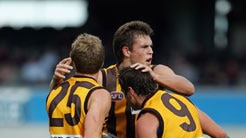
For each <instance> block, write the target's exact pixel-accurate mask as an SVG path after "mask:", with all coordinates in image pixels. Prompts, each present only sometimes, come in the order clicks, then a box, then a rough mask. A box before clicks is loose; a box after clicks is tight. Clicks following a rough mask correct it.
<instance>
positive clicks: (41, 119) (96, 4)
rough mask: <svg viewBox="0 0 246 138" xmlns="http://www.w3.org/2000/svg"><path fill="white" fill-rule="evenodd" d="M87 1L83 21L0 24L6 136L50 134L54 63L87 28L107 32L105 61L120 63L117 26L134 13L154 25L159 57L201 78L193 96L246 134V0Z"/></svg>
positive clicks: (0, 112)
mask: <svg viewBox="0 0 246 138" xmlns="http://www.w3.org/2000/svg"><path fill="white" fill-rule="evenodd" d="M60 1H61V0H60ZM85 1H86V0H85ZM23 2H24V1H23ZM58 2H59V1H58ZM86 2H87V3H88V9H87V10H88V18H87V20H86V22H85V23H84V24H81V25H79V26H65V27H63V28H58V29H57V28H55V27H52V26H44V27H39V28H34V27H30V26H28V25H27V26H24V27H21V28H15V27H14V26H10V25H9V26H8V25H5V26H0V64H1V67H0V135H1V137H9V136H11V137H17V136H18V137H25V136H26V135H28V137H34V136H35V137H36V138H39V137H40V138H41V137H48V128H47V125H48V121H47V116H46V112H45V98H46V96H47V94H48V85H49V81H50V79H51V77H52V73H53V70H54V67H55V64H56V63H57V62H58V61H59V60H60V59H62V58H64V57H67V56H68V51H69V49H70V46H71V43H72V41H73V40H74V39H75V37H76V36H77V35H78V34H80V33H82V32H88V33H92V34H95V35H98V36H99V37H100V38H101V39H102V40H103V43H104V45H105V49H106V59H105V66H108V65H110V64H113V63H115V60H114V55H113V51H112V45H111V43H112V37H113V33H114V31H115V30H116V28H117V27H119V26H120V25H122V24H123V23H125V22H127V21H130V20H143V21H145V22H147V23H149V24H150V25H151V26H152V28H153V29H154V31H155V35H154V36H153V43H154V59H153V63H161V64H165V65H168V66H170V67H171V68H173V69H174V71H175V72H176V73H177V74H180V75H182V76H185V77H187V78H188V79H189V80H191V81H192V82H193V83H194V84H195V86H196V93H195V95H193V96H191V99H192V100H193V101H194V102H195V103H196V104H197V105H198V106H199V107H200V108H201V109H202V110H204V111H205V112H207V113H208V114H209V115H210V116H211V117H212V118H213V119H214V120H215V121H216V122H218V123H219V124H220V125H222V126H223V127H224V128H225V129H226V130H227V131H228V132H229V134H231V137H232V138H243V137H244V136H245V135H246V132H245V131H246V119H245V116H246V110H245V105H246V87H245V86H246V85H245V84H246V70H245V69H246V66H245V61H246V46H245V45H246V25H245V22H246V16H245V13H246V11H245V10H246V2H245V1H243V0H233V1H232V0H231V1H228V0H199V1H196V0H188V1H178V0H165V1H156V2H152V1H147V0H141V1H140V0H135V1H132V0H124V1H123V0H122V1H113V0H112V1H107V2H106V1H100V0H88V1H86ZM228 4H229V5H228ZM0 6H1V3H0ZM228 6H229V8H228ZM1 8H2V7H1ZM1 8H0V9H1ZM3 15H8V13H0V17H1V16H3ZM60 16H62V14H61V15H60ZM13 18H16V17H13ZM34 19H35V17H34V18H33V20H34ZM2 21H3V20H2V18H1V20H0V23H1V22H2Z"/></svg>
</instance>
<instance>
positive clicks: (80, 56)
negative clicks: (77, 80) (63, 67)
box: [70, 33, 105, 74]
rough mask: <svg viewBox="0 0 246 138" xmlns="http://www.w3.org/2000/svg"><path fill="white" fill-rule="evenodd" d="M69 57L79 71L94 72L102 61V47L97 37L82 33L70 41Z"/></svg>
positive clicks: (100, 66) (103, 55) (98, 68)
mask: <svg viewBox="0 0 246 138" xmlns="http://www.w3.org/2000/svg"><path fill="white" fill-rule="evenodd" d="M70 57H71V58H72V61H73V63H74V65H75V68H76V71H77V72H79V73H86V74H94V73H96V72H98V71H99V70H100V68H102V66H103V63H104V57H105V54H104V47H103V44H102V41H101V39H100V38H99V37H97V36H94V35H91V34H87V33H83V34H80V35H79V36H78V37H77V38H76V39H75V41H74V42H73V43H72V47H71V51H70Z"/></svg>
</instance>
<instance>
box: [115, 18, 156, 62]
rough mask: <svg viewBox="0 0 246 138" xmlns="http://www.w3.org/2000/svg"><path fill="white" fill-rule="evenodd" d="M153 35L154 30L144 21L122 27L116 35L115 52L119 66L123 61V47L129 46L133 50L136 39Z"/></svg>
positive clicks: (129, 23)
mask: <svg viewBox="0 0 246 138" xmlns="http://www.w3.org/2000/svg"><path fill="white" fill-rule="evenodd" d="M141 35H149V36H152V35H153V29H152V28H151V27H150V26H149V25H148V24H147V23H145V22H143V21H130V22H127V23H125V24H123V25H122V26H120V27H119V28H118V29H117V30H116V32H115V33H114V38H113V50H114V54H115V56H116V59H117V62H118V64H120V63H121V62H122V61H123V58H124V55H123V53H122V47H123V46H127V47H129V50H132V46H133V43H134V40H135V37H137V36H141Z"/></svg>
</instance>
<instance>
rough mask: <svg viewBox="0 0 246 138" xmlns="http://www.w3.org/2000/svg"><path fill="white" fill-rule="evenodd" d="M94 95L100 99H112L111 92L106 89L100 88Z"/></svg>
mask: <svg viewBox="0 0 246 138" xmlns="http://www.w3.org/2000/svg"><path fill="white" fill-rule="evenodd" d="M93 93H94V95H96V96H98V97H100V98H109V99H111V97H110V92H109V91H108V90H106V89H104V88H100V89H95V90H94V92H93Z"/></svg>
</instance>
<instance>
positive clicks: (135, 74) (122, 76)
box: [119, 67, 158, 95]
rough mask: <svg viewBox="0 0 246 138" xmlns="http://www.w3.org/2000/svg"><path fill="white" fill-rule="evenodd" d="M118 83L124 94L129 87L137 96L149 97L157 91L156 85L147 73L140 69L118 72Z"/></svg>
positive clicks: (127, 69) (125, 69)
mask: <svg viewBox="0 0 246 138" xmlns="http://www.w3.org/2000/svg"><path fill="white" fill-rule="evenodd" d="M119 83H120V85H121V89H122V91H123V92H124V93H125V94H126V92H127V91H128V88H129V87H132V88H133V89H134V90H135V92H136V93H137V94H138V95H149V94H151V93H153V92H156V90H157V89H158V85H157V83H156V82H155V81H154V80H153V78H152V76H151V75H150V73H149V72H142V71H141V70H140V69H134V68H131V67H125V68H123V69H122V70H120V73H119Z"/></svg>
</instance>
